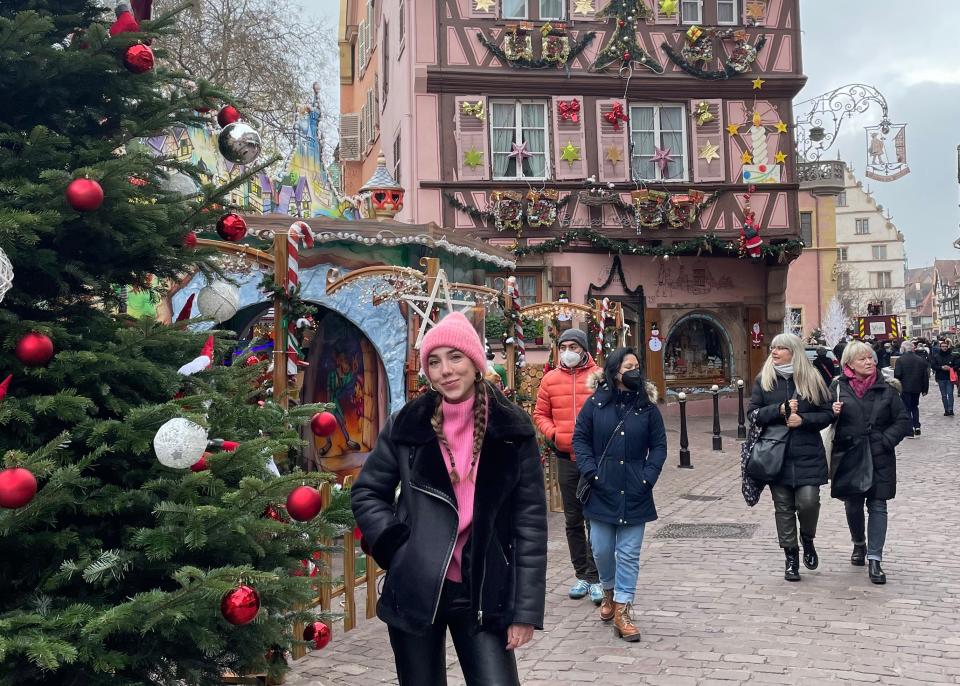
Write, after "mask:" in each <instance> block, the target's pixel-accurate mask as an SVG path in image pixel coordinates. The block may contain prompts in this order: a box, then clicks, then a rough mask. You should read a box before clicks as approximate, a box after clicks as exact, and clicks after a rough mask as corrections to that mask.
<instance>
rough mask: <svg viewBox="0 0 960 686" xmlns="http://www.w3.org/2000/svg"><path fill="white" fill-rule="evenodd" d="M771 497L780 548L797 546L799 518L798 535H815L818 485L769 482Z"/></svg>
mask: <svg viewBox="0 0 960 686" xmlns="http://www.w3.org/2000/svg"><path fill="white" fill-rule="evenodd" d="M770 496H771V497H772V498H773V512H774V518H775V520H776V522H777V538H778V539H779V541H780V547H781V548H797V547H798V545H797V520H798V519H799V520H800V535H801V536H809V537H810V538H813V537H815V536H816V535H817V520H818V519H819V518H820V487H819V486H798V487H797V488H791V487H789V486H780V485H778V484H770Z"/></svg>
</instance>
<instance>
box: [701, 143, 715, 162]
mask: <svg viewBox="0 0 960 686" xmlns="http://www.w3.org/2000/svg"><path fill="white" fill-rule="evenodd" d="M718 150H720V148H719V147H718V146H716V145H714V144H713V143H711V142H710V141H707V142H706V143H704V145H703V147H702V148H700V153H699V157H700V159H701V160H704V161H706V163H707V164H710V163H711V162H713V161H714V160H719V159H720V153H719V152H718Z"/></svg>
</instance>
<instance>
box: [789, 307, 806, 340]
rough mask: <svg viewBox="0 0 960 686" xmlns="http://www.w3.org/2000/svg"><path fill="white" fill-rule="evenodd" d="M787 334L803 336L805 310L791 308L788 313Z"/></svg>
mask: <svg viewBox="0 0 960 686" xmlns="http://www.w3.org/2000/svg"><path fill="white" fill-rule="evenodd" d="M786 325H787V333H792V334H793V335H794V336H803V308H802V307H791V308H790V309H789V310H788V311H787V321H786Z"/></svg>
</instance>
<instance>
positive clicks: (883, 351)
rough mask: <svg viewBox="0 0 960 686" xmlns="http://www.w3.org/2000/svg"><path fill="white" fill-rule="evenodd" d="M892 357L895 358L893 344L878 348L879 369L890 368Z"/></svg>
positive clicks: (886, 343)
mask: <svg viewBox="0 0 960 686" xmlns="http://www.w3.org/2000/svg"><path fill="white" fill-rule="evenodd" d="M891 357H893V344H891V343H889V342H885V343H884V344H883V345H879V346H877V367H879V368H880V369H884V368H886V367H889V366H890V358H891Z"/></svg>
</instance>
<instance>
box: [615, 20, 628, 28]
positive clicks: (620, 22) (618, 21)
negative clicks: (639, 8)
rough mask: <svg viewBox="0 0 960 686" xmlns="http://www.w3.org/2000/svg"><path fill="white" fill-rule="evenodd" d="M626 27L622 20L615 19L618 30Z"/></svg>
mask: <svg viewBox="0 0 960 686" xmlns="http://www.w3.org/2000/svg"><path fill="white" fill-rule="evenodd" d="M626 25H627V22H625V21H624V20H623V19H617V26H619V27H620V28H623V27H624V26H626Z"/></svg>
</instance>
